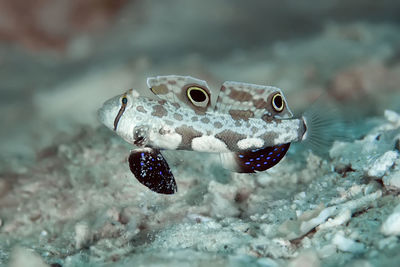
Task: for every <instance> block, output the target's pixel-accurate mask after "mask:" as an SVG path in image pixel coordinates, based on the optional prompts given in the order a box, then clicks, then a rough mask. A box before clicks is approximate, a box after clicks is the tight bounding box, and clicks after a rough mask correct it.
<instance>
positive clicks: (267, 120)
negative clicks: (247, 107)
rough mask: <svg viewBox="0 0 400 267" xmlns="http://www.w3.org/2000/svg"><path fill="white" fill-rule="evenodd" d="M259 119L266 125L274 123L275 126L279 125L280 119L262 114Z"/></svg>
mask: <svg viewBox="0 0 400 267" xmlns="http://www.w3.org/2000/svg"><path fill="white" fill-rule="evenodd" d="M261 119H262V120H263V121H265V122H267V123H271V122H273V121H274V122H276V123H277V124H279V123H281V122H282V120H281V119H277V118H274V116H269V115H268V114H264V115H263V116H262V117H261Z"/></svg>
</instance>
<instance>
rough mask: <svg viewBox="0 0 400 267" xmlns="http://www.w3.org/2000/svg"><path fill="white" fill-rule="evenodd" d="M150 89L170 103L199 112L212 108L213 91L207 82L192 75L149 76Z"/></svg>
mask: <svg viewBox="0 0 400 267" xmlns="http://www.w3.org/2000/svg"><path fill="white" fill-rule="evenodd" d="M147 85H148V87H149V88H150V90H151V91H152V92H153V93H154V94H155V95H157V96H158V97H159V98H161V99H163V100H166V101H168V102H170V103H175V104H178V105H179V106H185V107H187V108H191V109H194V110H195V111H196V112H197V113H204V112H206V111H207V110H212V109H213V108H214V106H212V104H211V103H212V102H211V98H212V97H213V96H212V95H211V91H210V89H209V87H208V85H207V82H205V81H203V80H199V79H196V78H193V77H191V76H179V75H168V76H157V77H149V78H147Z"/></svg>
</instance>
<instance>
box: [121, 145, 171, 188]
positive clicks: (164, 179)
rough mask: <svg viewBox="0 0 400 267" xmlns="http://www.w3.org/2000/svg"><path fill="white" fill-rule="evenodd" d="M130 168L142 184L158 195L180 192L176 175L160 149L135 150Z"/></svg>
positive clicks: (131, 155) (130, 161) (131, 157)
mask: <svg viewBox="0 0 400 267" xmlns="http://www.w3.org/2000/svg"><path fill="white" fill-rule="evenodd" d="M129 167H130V169H131V171H132V173H133V174H134V175H135V177H136V179H138V181H139V182H140V183H142V184H143V185H145V186H147V187H148V188H149V189H150V190H152V191H154V192H156V193H160V194H174V193H175V192H177V190H178V188H177V186H176V183H175V178H174V175H173V174H172V172H171V170H170V168H169V166H168V163H167V161H166V160H165V159H164V157H163V155H162V154H161V152H160V150H158V149H151V148H143V149H135V150H133V151H132V152H131V154H130V156H129Z"/></svg>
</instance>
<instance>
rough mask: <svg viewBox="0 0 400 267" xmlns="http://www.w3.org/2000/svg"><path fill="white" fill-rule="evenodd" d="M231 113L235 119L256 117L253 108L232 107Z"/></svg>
mask: <svg viewBox="0 0 400 267" xmlns="http://www.w3.org/2000/svg"><path fill="white" fill-rule="evenodd" d="M229 115H231V117H232V119H234V120H249V118H253V117H254V112H253V111H251V110H238V109H231V110H229Z"/></svg>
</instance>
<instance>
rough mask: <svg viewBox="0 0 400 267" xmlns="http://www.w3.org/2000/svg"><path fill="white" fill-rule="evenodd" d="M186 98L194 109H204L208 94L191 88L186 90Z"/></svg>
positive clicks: (198, 88) (197, 88)
mask: <svg viewBox="0 0 400 267" xmlns="http://www.w3.org/2000/svg"><path fill="white" fill-rule="evenodd" d="M187 96H188V98H189V100H190V102H192V104H193V105H195V106H196V107H206V106H207V104H208V102H209V97H208V93H207V92H206V91H205V90H204V89H203V88H200V87H197V86H192V87H189V88H188V89H187Z"/></svg>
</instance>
